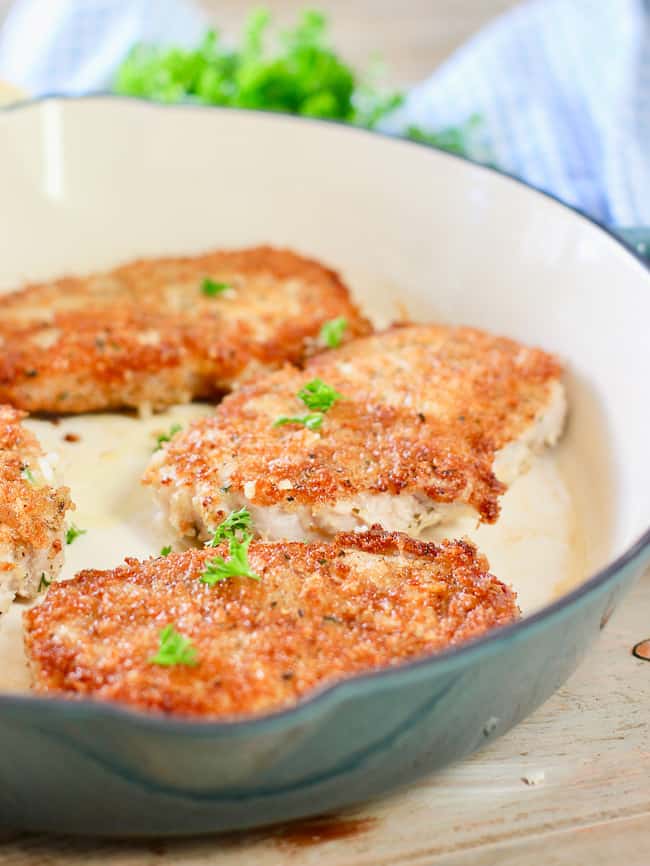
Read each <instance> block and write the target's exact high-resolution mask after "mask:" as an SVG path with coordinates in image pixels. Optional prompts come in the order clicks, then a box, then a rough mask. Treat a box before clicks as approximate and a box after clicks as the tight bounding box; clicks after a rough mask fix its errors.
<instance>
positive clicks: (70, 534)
mask: <svg viewBox="0 0 650 866" xmlns="http://www.w3.org/2000/svg"><path fill="white" fill-rule="evenodd" d="M87 532H88V530H87V529H79V527H78V526H75V525H74V523H71V524H70V526H69V527H68V529H67V531H66V534H65V543H66V544H72V542H73V541H74V540H75V538H79V536H80V535H85V534H86V533H87Z"/></svg>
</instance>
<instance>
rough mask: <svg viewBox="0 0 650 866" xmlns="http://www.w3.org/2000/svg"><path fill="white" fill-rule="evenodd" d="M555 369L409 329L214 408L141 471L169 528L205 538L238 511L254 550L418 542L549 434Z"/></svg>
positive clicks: (556, 410) (491, 511)
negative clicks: (333, 540)
mask: <svg viewBox="0 0 650 866" xmlns="http://www.w3.org/2000/svg"><path fill="white" fill-rule="evenodd" d="M560 375H561V367H560V364H559V363H558V361H557V360H556V359H555V358H554V357H552V356H551V355H548V354H547V353H545V352H543V351H541V350H539V349H532V348H528V347H526V346H523V345H522V344H520V343H517V342H515V341H514V340H509V339H506V338H503V337H495V336H492V335H490V334H487V333H485V332H482V331H478V330H474V329H471V328H460V327H445V326H440V325H412V326H407V327H399V328H394V329H392V330H389V331H387V332H386V333H383V334H377V335H374V336H370V337H366V338H364V339H359V340H355V341H353V342H351V343H349V344H348V345H347V346H345V347H343V348H341V349H337V350H335V351H332V352H328V353H321V354H320V355H317V356H315V357H313V358H312V359H310V360H309V361H308V363H307V364H306V367H305V369H304V370H297V369H295V368H291V367H285V369H283V370H281V371H278V372H276V373H273V374H270V375H268V376H265V377H264V378H262V379H260V380H258V381H257V382H256V383H254V384H252V385H250V386H247V387H245V388H243V389H242V390H240V391H239V392H238V393H236V394H232V395H230V396H229V397H227V398H226V399H225V400H224V401H223V402H222V403H221V405H220V406H219V407H218V408H217V410H216V414H215V415H213V416H210V417H207V418H203V419H201V420H199V421H197V422H195V423H194V424H193V425H192V426H190V427H189V428H188V429H187V430H186V431H185V432H183V433H181V434H180V435H178V436H176V437H175V438H174V439H173V440H172V441H171V442H170V443H169V445H168V446H167V447H166V448H165V449H163V450H161V451H159V452H158V453H157V454H156V455H155V456H154V457H153V459H152V462H151V464H150V466H149V469H148V471H147V473H146V474H145V477H144V482H145V483H147V484H150V485H153V487H154V488H155V492H156V495H157V498H158V500H159V502H160V504H161V506H162V507H163V510H164V511H165V512H166V513H167V515H168V517H169V520H170V522H171V524H172V525H173V526H174V528H175V529H177V530H178V531H179V532H180V533H181V534H183V535H189V536H191V535H194V534H198V536H199V537H200V538H207V537H208V536H209V533H210V531H211V529H213V528H214V527H215V526H216V525H217V524H218V523H219V522H220V520H221V519H222V518H223V515H224V514H225V513H227V512H228V511H230V510H232V509H236V508H240V507H246V508H247V509H248V510H249V511H250V512H251V514H252V515H253V520H254V523H255V526H256V527H257V531H258V532H259V534H260V535H261V536H262V537H265V538H276V539H278V538H285V539H300V538H307V539H318V538H322V537H329V536H331V535H332V534H333V533H335V532H340V531H343V532H347V531H351V530H354V529H358V528H363V527H367V526H371V525H373V524H375V523H379V524H381V525H382V526H383V527H384V528H385V529H391V530H396V531H397V530H399V531H406V532H409V533H411V534H413V535H418V534H419V533H420V532H421V531H422V530H423V529H425V528H426V527H427V526H430V525H433V524H436V523H438V522H440V521H441V520H443V519H445V520H446V519H450V518H453V517H456V516H458V513H459V511H463V510H465V511H466V510H467V509H468V508H470V509H473V510H474V511H475V512H476V513H478V515H479V516H480V517H481V519H482V520H484V521H486V522H493V521H495V520H496V518H497V516H498V510H499V505H498V499H499V496H500V495H501V494H502V493H503V492H504V490H505V489H506V488H505V485H506V484H508V483H510V482H511V481H512V480H514V478H515V477H516V476H517V474H518V473H520V472H522V471H523V469H524V468H525V467H526V465H527V463H528V462H529V461H530V459H531V456H532V455H533V454H535V453H536V452H538V451H539V450H541V449H542V448H543V447H544V446H545V445H549V444H553V443H555V442H556V440H557V439H558V437H559V436H560V434H561V431H562V427H563V422H564V416H565V411H566V402H565V396H564V390H563V386H562V385H561V383H560Z"/></svg>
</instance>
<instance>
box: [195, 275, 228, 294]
mask: <svg viewBox="0 0 650 866" xmlns="http://www.w3.org/2000/svg"><path fill="white" fill-rule="evenodd" d="M230 288H232V286H230V285H229V284H228V283H218V282H216V280H211V279H210V277H206V278H205V279H204V280H203V282H202V283H201V291H202V292H203V294H204V295H207V297H208V298H216V297H217V295H221V294H223V293H224V292H227V291H228V289H230Z"/></svg>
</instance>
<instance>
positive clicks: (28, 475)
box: [20, 466, 36, 487]
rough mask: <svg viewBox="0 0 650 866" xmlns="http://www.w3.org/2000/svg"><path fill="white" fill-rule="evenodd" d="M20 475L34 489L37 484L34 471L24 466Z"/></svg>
mask: <svg viewBox="0 0 650 866" xmlns="http://www.w3.org/2000/svg"><path fill="white" fill-rule="evenodd" d="M20 474H21V476H22V477H23V478H24V479H25V481H26V482H27V483H28V484H31V485H32V487H33V486H34V485H35V484H36V479H35V478H34V475H33V473H32V470H31V469H30V468H29V466H23V468H22V469H21V470H20Z"/></svg>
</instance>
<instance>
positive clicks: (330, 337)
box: [319, 316, 348, 349]
mask: <svg viewBox="0 0 650 866" xmlns="http://www.w3.org/2000/svg"><path fill="white" fill-rule="evenodd" d="M347 326H348V320H347V319H346V318H345V317H344V316H339V317H338V318H337V319H330V321H329V322H325V324H324V325H323V327H322V328H321V329H320V335H319V339H320V341H321V343H322V344H323V345H324V346H327V347H328V348H329V349H336V348H337V347H338V346H340V345H341V340H342V339H343V334H344V333H345V329H346V328H347Z"/></svg>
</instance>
